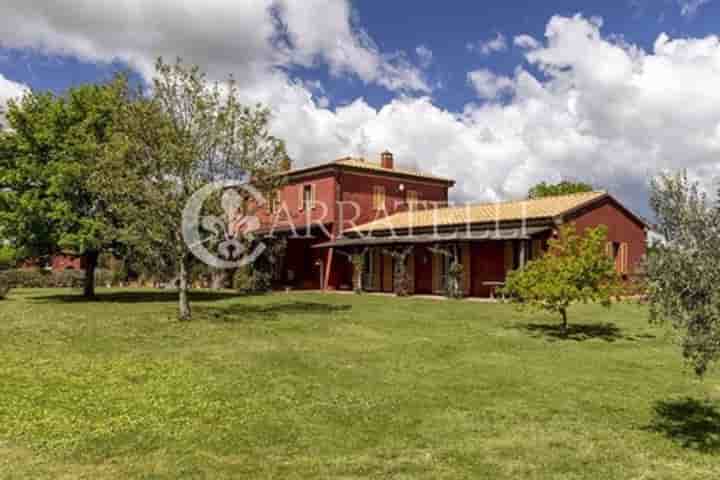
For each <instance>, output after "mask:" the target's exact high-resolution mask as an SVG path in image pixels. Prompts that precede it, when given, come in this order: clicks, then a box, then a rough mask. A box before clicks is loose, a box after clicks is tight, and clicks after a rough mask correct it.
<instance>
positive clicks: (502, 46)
mask: <svg viewBox="0 0 720 480" xmlns="http://www.w3.org/2000/svg"><path fill="white" fill-rule="evenodd" d="M466 47H467V49H468V50H469V51H471V52H479V53H481V54H483V55H490V54H492V53H494V52H502V51H504V50H507V40H506V39H505V35H503V34H502V33H499V32H498V34H497V35H495V37H494V38H491V39H489V40H485V41H483V40H480V41H478V42H473V43H468V44H467V46H466Z"/></svg>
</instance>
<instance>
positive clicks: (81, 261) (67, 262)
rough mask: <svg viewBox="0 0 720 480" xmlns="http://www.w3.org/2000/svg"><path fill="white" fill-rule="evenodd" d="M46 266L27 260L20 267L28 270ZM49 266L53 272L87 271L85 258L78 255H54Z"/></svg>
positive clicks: (34, 260) (37, 261)
mask: <svg viewBox="0 0 720 480" xmlns="http://www.w3.org/2000/svg"><path fill="white" fill-rule="evenodd" d="M44 264H45V263H44V262H40V261H39V260H36V259H27V260H24V261H22V262H20V265H19V267H20V268H21V269H25V270H28V269H34V268H38V267H42V266H43V265H44ZM47 266H48V267H49V268H50V269H51V270H52V271H53V272H62V271H65V270H85V258H84V257H82V256H76V255H64V254H58V255H53V256H52V258H50V261H49V263H48V264H47Z"/></svg>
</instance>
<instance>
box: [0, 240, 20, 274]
mask: <svg viewBox="0 0 720 480" xmlns="http://www.w3.org/2000/svg"><path fill="white" fill-rule="evenodd" d="M17 261H18V253H17V250H15V249H14V248H13V247H11V246H10V245H3V246H0V270H9V269H11V268H15V266H16V265H17Z"/></svg>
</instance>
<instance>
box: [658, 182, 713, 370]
mask: <svg viewBox="0 0 720 480" xmlns="http://www.w3.org/2000/svg"><path fill="white" fill-rule="evenodd" d="M650 204H651V207H652V209H653V210H654V212H655V215H656V218H657V228H658V229H659V232H660V233H661V234H662V235H663V236H664V237H665V239H666V241H665V242H663V243H658V244H656V245H655V246H654V248H653V250H652V251H651V252H650V253H649V254H648V259H647V265H646V272H647V280H648V282H647V287H648V291H647V294H648V300H649V302H650V309H651V318H652V320H653V321H657V322H662V321H669V322H671V324H672V325H673V327H674V328H675V329H676V330H677V331H678V332H679V333H680V336H681V344H682V354H683V356H684V357H685V359H686V360H687V361H688V363H689V364H690V365H691V366H692V367H693V369H694V370H695V372H696V373H697V374H698V375H699V376H702V375H703V374H704V373H705V372H706V371H707V369H708V367H709V365H710V364H711V363H713V362H715V361H717V360H718V358H719V357H720V210H719V209H718V204H717V203H716V204H714V205H713V204H711V202H710V199H709V198H708V195H707V194H706V193H704V192H703V191H702V189H701V188H700V186H699V185H698V184H697V183H693V182H690V181H689V180H688V179H687V176H686V175H685V174H684V173H681V174H676V175H661V176H660V177H658V178H656V179H655V180H654V181H653V182H652V183H651V201H650Z"/></svg>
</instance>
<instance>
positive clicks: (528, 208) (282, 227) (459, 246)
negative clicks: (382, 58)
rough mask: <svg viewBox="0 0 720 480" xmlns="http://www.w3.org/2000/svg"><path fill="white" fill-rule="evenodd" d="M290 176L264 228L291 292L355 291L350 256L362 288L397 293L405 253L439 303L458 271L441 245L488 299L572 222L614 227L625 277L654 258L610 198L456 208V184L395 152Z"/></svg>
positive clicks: (634, 221) (471, 290) (636, 224)
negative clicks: (400, 159) (402, 163)
mask: <svg viewBox="0 0 720 480" xmlns="http://www.w3.org/2000/svg"><path fill="white" fill-rule="evenodd" d="M286 175H287V183H286V186H285V187H283V188H282V189H281V191H280V192H279V193H278V197H277V198H276V199H274V201H273V202H272V208H270V209H269V211H268V212H265V214H264V215H263V218H262V219H261V220H262V222H263V224H264V227H263V230H265V232H266V233H268V232H269V234H270V235H275V236H286V237H287V239H288V248H287V251H286V253H285V256H284V258H282V259H281V260H280V262H279V263H278V265H277V267H278V268H277V269H276V278H275V280H276V282H277V284H278V285H282V286H286V287H291V288H298V289H347V290H349V289H351V288H352V279H353V265H352V262H351V261H350V254H352V253H358V252H363V254H364V255H366V260H365V262H364V264H365V267H364V268H365V271H364V272H363V288H364V289H365V290H368V291H377V292H392V291H393V288H394V286H393V267H394V262H396V261H399V260H396V258H397V257H394V256H392V255H389V254H388V252H389V251H390V250H393V249H395V250H398V249H400V250H408V251H410V252H411V253H410V254H409V255H408V257H407V259H406V261H407V265H406V267H407V271H408V274H409V276H410V290H411V292H413V293H418V294H439V293H442V292H444V290H445V282H446V272H447V271H448V268H449V262H450V257H448V256H447V255H441V254H439V253H434V252H437V247H439V246H440V247H444V249H445V250H446V251H449V252H454V254H455V255H456V258H458V259H461V261H462V264H463V267H464V272H465V275H464V285H463V290H464V293H465V295H467V296H479V297H487V296H490V295H492V293H493V291H494V289H495V288H496V287H497V286H498V285H500V284H501V283H502V282H503V281H504V280H505V277H506V275H507V273H508V272H509V271H511V270H513V269H516V268H520V267H522V266H523V264H524V263H525V262H527V261H528V260H530V259H532V258H534V257H535V256H537V255H539V254H540V253H541V252H542V251H543V250H545V249H546V248H547V241H548V239H549V238H551V237H552V236H553V235H556V234H557V232H558V227H559V226H560V225H561V224H563V223H567V222H573V223H575V224H576V226H577V227H578V228H579V229H580V230H583V229H586V228H590V227H595V226H597V225H606V226H607V228H608V247H607V248H608V254H610V255H613V257H614V258H615V262H616V266H617V269H618V271H619V272H620V273H621V274H622V275H624V276H630V275H632V274H633V273H634V272H635V271H636V269H637V267H638V265H639V263H640V260H641V259H642V258H643V256H644V255H645V245H646V241H645V234H646V225H645V223H644V222H643V221H642V220H641V219H640V218H639V217H637V216H636V215H634V214H633V213H632V212H630V211H629V210H628V209H627V208H625V207H624V206H623V205H622V204H620V203H619V202H618V201H617V200H615V199H614V198H613V197H612V196H610V195H609V194H607V193H605V192H589V193H580V194H575V195H567V196H559V197H551V198H543V199H537V200H523V201H513V202H504V203H492V204H487V203H485V204H472V205H462V206H449V205H448V190H449V189H450V188H451V187H452V186H453V185H454V183H455V182H454V181H453V180H450V179H445V178H440V177H436V176H433V175H427V174H423V173H418V172H413V171H408V170H404V169H400V168H396V167H395V165H394V160H393V155H392V154H391V153H389V152H385V153H383V154H382V155H381V161H380V163H379V164H378V163H373V162H369V161H366V160H363V159H356V158H343V159H340V160H336V161H334V162H331V163H325V164H320V165H315V166H312V167H306V168H300V169H297V170H292V171H289V172H287V173H286ZM410 247H412V248H410Z"/></svg>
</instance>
